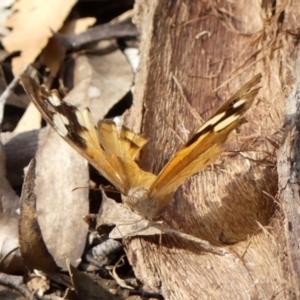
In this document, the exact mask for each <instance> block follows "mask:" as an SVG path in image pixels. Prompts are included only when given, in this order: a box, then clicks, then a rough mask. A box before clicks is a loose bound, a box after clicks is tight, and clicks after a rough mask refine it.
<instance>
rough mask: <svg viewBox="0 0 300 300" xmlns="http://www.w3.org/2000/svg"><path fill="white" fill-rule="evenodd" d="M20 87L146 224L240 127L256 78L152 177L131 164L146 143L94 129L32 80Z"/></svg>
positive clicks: (107, 126) (86, 117)
mask: <svg viewBox="0 0 300 300" xmlns="http://www.w3.org/2000/svg"><path fill="white" fill-rule="evenodd" d="M21 79H22V84H23V86H24V88H25V90H26V92H27V94H28V95H29V96H30V98H31V99H32V101H33V102H34V104H35V105H36V107H37V108H38V109H39V110H40V112H41V113H42V115H43V117H44V118H45V119H46V121H47V122H48V123H49V124H50V125H51V126H52V127H54V128H55V129H56V131H57V132H58V133H59V134H60V136H61V137H62V138H64V139H65V140H66V141H67V142H68V143H69V144H70V145H71V146H72V147H73V148H74V149H75V150H76V151H77V152H78V153H80V154H81V155H82V156H83V157H84V158H86V159H87V160H88V161H89V163H90V164H91V165H93V166H94V167H95V168H96V169H97V170H98V171H99V172H100V173H101V174H102V175H103V176H104V177H105V178H106V179H108V180H109V181H110V182H111V183H112V184H113V185H114V186H115V187H116V188H117V189H118V190H119V191H120V192H121V193H122V194H123V195H124V196H125V197H124V198H125V200H124V202H125V203H126V204H127V205H128V206H129V207H130V208H131V209H132V210H134V211H135V212H137V213H138V214H140V215H142V216H143V217H145V218H147V219H150V220H151V219H155V218H157V217H159V216H160V215H161V213H162V212H163V211H164V209H165V208H166V207H167V206H168V205H169V203H170V202H171V201H172V199H173V196H174V194H175V192H176V190H177V189H178V188H179V186H180V185H181V184H182V183H183V182H184V180H185V179H187V178H188V177H190V176H192V175H193V174H195V173H197V172H199V171H200V170H202V169H204V168H205V167H206V166H208V165H209V164H211V163H212V162H213V161H214V160H215V159H216V158H217V157H218V156H219V155H220V154H221V153H222V151H223V145H224V144H225V143H226V142H227V141H228V139H229V134H230V133H231V131H232V130H234V129H236V128H237V127H238V126H240V125H241V124H243V123H244V122H245V118H244V117H243V114H244V113H245V112H246V111H247V110H248V109H249V107H250V106H251V105H252V103H253V101H254V98H255V96H256V95H257V93H258V91H259V88H254V87H255V86H256V85H257V84H258V83H259V82H260V79H261V74H258V75H256V76H255V77H253V78H252V79H251V80H250V81H249V82H247V83H246V84H245V85H244V86H243V87H242V88H241V89H240V90H239V91H238V92H236V93H235V94H234V95H233V96H232V97H231V98H230V99H228V100H227V101H226V102H225V103H224V104H223V105H222V106H221V107H220V108H219V109H218V111H217V112H216V113H215V114H214V115H213V116H212V117H211V118H209V119H208V120H207V121H206V122H205V123H204V124H203V125H202V126H201V127H200V129H199V130H198V131H197V132H196V133H195V134H194V135H193V136H192V137H191V138H190V139H189V140H188V141H187V142H186V143H185V145H184V146H183V147H182V148H181V149H180V150H179V151H178V152H177V153H176V154H175V155H174V157H173V158H171V159H170V161H169V162H168V163H167V165H166V166H165V167H164V168H163V169H162V171H161V172H160V173H159V174H158V175H157V176H156V175H154V174H152V173H149V172H146V171H144V170H142V169H141V168H140V167H139V166H138V164H137V163H136V160H137V159H138V156H139V153H140V151H141V149H142V148H143V146H144V145H145V144H146V143H147V140H146V139H145V138H144V137H142V136H141V135H137V134H134V133H133V132H131V131H130V130H129V129H128V128H126V127H125V126H122V127H121V128H120V130H118V128H117V127H116V124H115V123H114V122H113V121H111V120H101V121H99V122H98V124H97V125H95V123H94V121H93V119H92V116H91V113H90V111H89V110H88V109H85V110H84V111H83V112H81V111H79V110H78V109H77V108H76V107H74V106H72V105H70V104H68V103H66V102H64V101H63V100H61V99H60V98H59V96H58V94H57V92H56V91H48V90H47V89H46V88H44V87H43V86H39V85H38V84H37V83H36V82H35V81H34V80H33V79H32V78H30V77H28V76H27V75H22V78H21Z"/></svg>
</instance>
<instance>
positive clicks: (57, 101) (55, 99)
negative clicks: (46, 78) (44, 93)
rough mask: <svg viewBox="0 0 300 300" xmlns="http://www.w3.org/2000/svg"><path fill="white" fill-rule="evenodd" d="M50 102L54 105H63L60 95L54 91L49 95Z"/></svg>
mask: <svg viewBox="0 0 300 300" xmlns="http://www.w3.org/2000/svg"><path fill="white" fill-rule="evenodd" d="M48 100H49V102H50V104H52V105H53V106H56V107H57V106H60V105H61V101H60V99H59V97H58V95H57V94H56V93H54V92H52V93H51V96H49V98H48Z"/></svg>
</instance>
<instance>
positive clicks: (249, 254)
mask: <svg viewBox="0 0 300 300" xmlns="http://www.w3.org/2000/svg"><path fill="white" fill-rule="evenodd" d="M299 17H300V3H299V1H280V2H276V1H263V3H262V4H261V3H259V2H258V1H249V2H247V1H213V0H208V1H193V0H187V1H167V0H161V1H158V0H153V1H152V0H151V1H149V0H148V1H147V0H137V1H136V5H135V22H136V24H137V27H138V29H139V32H140V34H141V63H140V67H139V70H138V72H137V75H136V80H135V83H136V87H135V97H134V105H133V107H132V109H131V110H130V112H129V113H128V114H127V116H126V123H127V125H128V126H129V127H131V128H133V129H134V130H135V131H136V132H142V133H144V134H145V135H146V136H147V137H149V138H150V142H149V143H148V145H147V146H146V148H145V150H144V151H143V153H142V156H141V165H142V167H143V168H144V169H145V170H147V171H152V172H155V173H156V174H157V173H158V172H159V171H160V170H161V169H162V168H163V166H164V165H165V164H166V162H167V161H168V160H169V159H170V157H172V155H173V154H174V153H175V152H176V151H177V150H178V149H179V148H180V146H181V145H182V143H183V142H184V141H186V140H187V138H188V136H189V133H192V132H194V131H196V130H197V129H198V128H199V127H200V125H201V124H202V123H203V120H206V119H207V118H208V117H209V115H211V114H212V113H213V112H214V111H216V110H217V108H218V107H220V105H221V103H223V102H224V101H225V100H226V99H227V98H229V97H230V96H231V95H232V94H233V93H234V92H236V91H237V90H238V89H239V88H240V87H241V85H243V84H244V83H245V82H246V81H247V80H249V79H250V78H252V77H253V76H254V75H255V74H257V73H259V72H261V73H262V74H263V80H262V82H261V86H262V89H261V91H260V92H259V95H258V97H257V99H256V101H255V103H254V105H253V107H252V108H251V109H250V111H249V112H248V113H247V115H246V118H247V120H248V123H247V124H245V125H243V126H242V127H241V128H240V129H239V130H238V131H237V132H236V133H235V134H234V138H233V139H232V141H231V143H230V145H229V146H228V147H227V148H226V151H225V153H224V154H223V155H222V156H221V158H220V159H218V161H217V162H216V163H215V164H214V165H213V166H212V167H209V168H207V169H206V170H204V171H203V172H200V174H197V175H195V176H193V177H192V178H190V179H189V180H187V181H186V182H185V184H184V185H183V186H182V187H181V188H180V189H179V190H178V192H177V193H176V196H175V198H174V200H173V202H172V204H171V205H170V206H169V207H168V209H167V210H166V211H165V212H164V214H163V215H162V219H163V220H164V222H166V224H168V225H169V226H170V227H172V228H174V229H176V230H179V231H181V232H184V233H187V234H190V235H193V236H196V237H198V238H201V239H205V240H207V241H209V242H210V243H212V244H213V245H215V246H218V247H222V248H225V249H226V250H227V251H228V252H229V254H228V255H226V256H217V255H215V254H211V253H207V252H204V251H203V249H201V248H199V247H197V246H195V245H193V244H192V243H191V242H188V241H184V240H182V239H179V238H175V237H170V236H162V237H161V239H160V237H151V238H134V239H128V241H127V253H128V257H129V259H130V262H131V264H132V265H133V267H134V270H135V273H136V276H137V277H138V278H139V279H140V280H141V281H142V282H144V283H145V285H146V289H148V290H149V291H160V292H161V293H162V294H163V296H164V297H165V299H232V297H233V296H234V298H235V299H270V298H274V299H292V298H298V297H300V288H299V287H300V284H299V283H300V282H299V272H300V271H299V270H300V269H299V253H298V248H299V235H298V231H299V228H300V227H299V225H298V223H299V212H298V211H299V208H298V207H299V204H298V202H299V200H298V199H299V191H298V189H299V188H298V186H297V185H294V188H295V189H296V190H294V191H293V192H294V193H296V194H297V196H295V195H294V194H293V193H291V194H286V193H285V188H286V185H282V183H283V182H284V180H286V181H288V178H289V176H290V173H289V172H290V170H289V169H288V170H286V171H285V173H284V174H283V176H285V177H283V178H282V177H279V178H280V193H278V194H277V192H278V175H277V174H278V173H277V167H276V159H277V153H278V149H279V148H280V145H281V144H282V137H283V134H282V133H283V130H282V128H283V124H284V120H285V105H286V104H285V103H286V98H287V95H288V94H289V93H290V91H291V86H292V85H293V81H294V74H295V69H296V67H295V61H296V57H297V55H298V51H299V46H298V41H299V40H298V39H299V30H298V29H297V28H298V27H299ZM295 114H296V112H295ZM298 114H299V112H298ZM289 128H291V127H289ZM297 128H298V127H297V126H296V129H295V130H291V129H289V130H290V131H289V134H290V135H291V134H292V133H293V136H292V139H293V142H292V143H291V142H289V144H288V146H289V147H290V148H289V149H287V150H282V149H281V150H280V153H281V159H282V161H280V163H279V165H278V166H280V165H281V164H285V166H284V167H285V168H290V167H291V165H290V166H288V165H287V164H286V161H285V160H286V156H287V155H291V149H292V150H293V151H296V152H297V151H298V152H297V153H299V150H297V149H296V148H295V147H293V146H292V145H293V143H294V144H295V141H296V140H297V139H296V137H295V134H296V135H297V134H299V133H298V129H297ZM287 130H288V129H287ZM298 138H299V137H298ZM290 139H291V137H290ZM285 143H287V140H285ZM282 151H288V154H282V153H283V152H282ZM293 155H294V157H295V158H296V157H297V155H299V154H297V155H296V154H293ZM298 169H299V168H298ZM298 169H296V170H295V172H297V171H298ZM278 170H279V171H280V172H283V169H282V168H279V169H278ZM279 175H280V174H279ZM281 175H282V174H281ZM294 180H295V182H296V183H298V182H299V175H297V176H296V175H295V177H294ZM294 197H295V198H294ZM294 199H295V200H294ZM293 201H296V202H294V203H293V206H291V202H293ZM289 218H290V219H289ZM290 228H292V230H291V229H290Z"/></svg>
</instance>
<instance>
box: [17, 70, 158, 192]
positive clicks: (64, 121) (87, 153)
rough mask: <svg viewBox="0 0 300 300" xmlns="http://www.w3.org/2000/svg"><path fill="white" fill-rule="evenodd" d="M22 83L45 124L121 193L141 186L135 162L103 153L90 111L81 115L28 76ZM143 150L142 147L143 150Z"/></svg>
mask: <svg viewBox="0 0 300 300" xmlns="http://www.w3.org/2000/svg"><path fill="white" fill-rule="evenodd" d="M21 80H22V84H23V87H24V89H25V91H26V92H27V94H28V95H29V97H30V98H31V99H32V101H33V103H34V104H35V106H36V107H37V108H38V109H39V111H40V112H41V114H42V115H43V117H44V118H45V119H46V121H47V122H48V123H49V124H50V125H51V126H52V127H54V128H55V129H56V131H57V132H58V133H59V135H60V136H61V137H62V138H64V139H65V140H66V141H67V142H68V143H69V144H70V145H71V146H72V147H73V148H74V149H75V150H76V151H77V152H78V153H79V154H81V155H82V156H83V157H84V158H85V159H87V160H88V162H89V163H90V164H91V165H93V166H94V167H95V168H96V169H97V170H98V171H99V172H100V173H101V174H102V175H103V176H104V177H105V178H106V179H107V180H109V181H110V182H111V183H112V184H113V185H114V186H115V187H116V188H118V189H119V190H120V192H121V193H123V194H124V195H126V194H128V192H129V190H130V189H131V188H132V187H131V185H133V186H134V187H135V186H136V185H137V184H140V182H141V180H142V176H143V174H142V173H141V172H140V168H139V167H138V165H137V164H136V163H135V162H133V161H132V162H124V161H123V160H122V159H120V158H119V157H117V156H116V155H109V154H107V153H106V152H105V151H104V150H103V148H102V146H101V144H100V140H99V132H98V128H96V126H95V124H94V121H93V118H92V116H91V113H90V111H89V110H88V109H85V110H84V111H83V112H81V111H79V110H78V109H77V108H76V107H75V106H73V105H70V104H68V103H66V102H64V101H62V100H61V99H60V98H59V96H58V93H57V92H56V91H55V90H54V91H51V92H50V91H48V90H47V89H46V88H45V87H44V86H39V85H38V84H37V83H36V82H35V80H33V79H32V78H31V77H29V76H27V75H25V74H24V75H22V77H21ZM112 130H113V129H112ZM112 130H111V131H112ZM108 133H109V132H106V133H104V134H108ZM109 138H110V139H112V138H117V137H116V136H112V137H109ZM143 141H144V139H143ZM112 146H113V143H112ZM142 146H143V144H142V145H141V146H140V147H142ZM127 150H128V151H129V148H128V147H127V148H123V151H127ZM135 151H136V150H135ZM112 152H113V151H112ZM131 155H133V154H132V153H130V154H128V155H126V154H124V156H128V157H130V156H131ZM135 155H136V154H135ZM128 169H130V170H128ZM128 174H130V175H131V176H132V174H136V176H133V178H132V179H130V178H128ZM147 174H148V173H147ZM146 177H147V176H146ZM152 181H153V180H152Z"/></svg>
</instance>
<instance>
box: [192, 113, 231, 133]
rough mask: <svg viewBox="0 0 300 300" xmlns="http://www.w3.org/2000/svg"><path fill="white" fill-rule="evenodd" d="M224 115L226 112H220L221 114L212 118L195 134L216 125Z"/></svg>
mask: <svg viewBox="0 0 300 300" xmlns="http://www.w3.org/2000/svg"><path fill="white" fill-rule="evenodd" d="M225 114H226V112H222V113H220V114H218V115H216V116H214V117H213V118H211V119H210V120H208V121H207V122H206V123H204V125H203V126H202V127H201V128H200V129H199V130H198V131H197V132H200V131H202V130H204V129H205V128H206V127H208V126H211V125H214V124H216V123H218V121H219V120H221V119H222V118H223V117H224V116H225Z"/></svg>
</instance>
